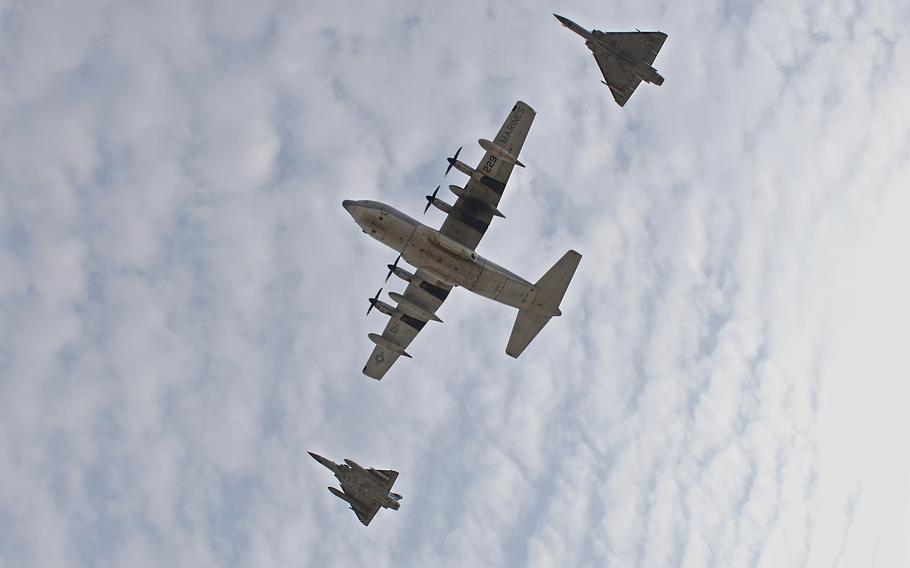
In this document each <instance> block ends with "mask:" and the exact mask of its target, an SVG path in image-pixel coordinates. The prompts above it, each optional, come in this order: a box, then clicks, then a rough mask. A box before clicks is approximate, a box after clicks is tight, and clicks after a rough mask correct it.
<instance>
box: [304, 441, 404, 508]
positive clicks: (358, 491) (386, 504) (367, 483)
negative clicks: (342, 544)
mask: <svg viewBox="0 0 910 568" xmlns="http://www.w3.org/2000/svg"><path fill="white" fill-rule="evenodd" d="M307 453H308V454H310V455H311V456H313V459H314V460H316V461H318V462H319V463H321V464H322V465H324V466H325V467H327V468H328V469H329V471H331V472H332V473H334V474H335V477H337V478H338V481H340V482H341V491H339V490H338V489H336V488H335V487H329V491H331V492H332V495H334V496H336V497H338V498H339V499H342V500H343V501H347V503H348V505H350V507H351V510H352V511H354V513H355V514H356V515H357V518H358V519H360V522H361V523H363V526H367V525H369V524H370V521H372V520H373V517H375V516H376V513H377V512H378V511H379V508H380V507H383V508H385V509H392V510H393V511H397V510H398V507H399V506H400V503H399V501H401V495H399V494H398V493H392V492H391V490H392V485H394V484H395V480H396V479H398V472H397V471H393V470H391V469H373V468H369V469H366V468H364V467H362V466H360V465H359V464H358V463H357V462H355V461H354V460H349V459H345V460H344V463H335V462H333V461H332V460H329V459H326V458H324V457H322V456H320V455H319V454H314V453H313V452H307Z"/></svg>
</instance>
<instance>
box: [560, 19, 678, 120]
mask: <svg viewBox="0 0 910 568" xmlns="http://www.w3.org/2000/svg"><path fill="white" fill-rule="evenodd" d="M553 15H554V16H556V19H557V20H559V22H560V23H561V24H562V25H563V26H565V27H567V28H569V29H570V30H572V31H573V32H575V33H577V34H578V35H580V36H581V37H583V38H585V45H586V46H588V49H590V50H591V52H592V53H593V54H594V59H595V60H596V61H597V65H599V66H600V72H601V73H602V74H603V76H604V79H605V80H604V81H602V83H603V84H604V85H606V86H608V87H610V91H611V92H612V93H613V98H614V99H616V102H617V103H619V106H623V105H625V104H626V101H628V100H629V97H631V96H632V93H634V92H635V89H637V88H638V85H639V84H641V82H642V81H647V82H648V83H653V84H655V85H662V84H663V82H664V78H663V77H661V76H660V73H658V72H657V69H655V68H654V67H651V64H652V63H654V59H656V58H657V53H658V52H659V51H660V48H661V47H663V45H664V41H666V39H667V34H665V33H663V32H640V31H634V32H606V33H605V32H602V31H600V30H591V31H588V30H586V29H584V28H583V27H581V26H579V25H578V24H576V23H575V22H573V21H572V20H570V19H569V18H564V17H562V16H560V15H558V14H553Z"/></svg>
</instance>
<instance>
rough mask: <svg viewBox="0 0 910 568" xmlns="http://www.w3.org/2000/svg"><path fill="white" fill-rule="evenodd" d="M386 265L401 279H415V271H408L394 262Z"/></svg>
mask: <svg viewBox="0 0 910 568" xmlns="http://www.w3.org/2000/svg"><path fill="white" fill-rule="evenodd" d="M386 266H387V267H388V269H389V270H391V271H392V274H394V275H395V276H397V277H399V278H401V279H402V280H404V281H405V282H410V281H411V280H413V279H414V273H413V272H408V271H407V270H405V269H404V268H401V267H399V266H395V265H394V264H388V265H386ZM380 311H381V310H380Z"/></svg>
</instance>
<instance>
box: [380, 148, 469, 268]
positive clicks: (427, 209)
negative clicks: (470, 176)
mask: <svg viewBox="0 0 910 568" xmlns="http://www.w3.org/2000/svg"><path fill="white" fill-rule="evenodd" d="M455 155H456V156H457V155H458V154H455ZM451 167H452V164H449V168H450V169H451ZM446 173H447V174H448V173H449V170H446ZM440 187H441V186H438V185H437V186H436V189H434V190H433V195H427V196H426V198H427V206H426V207H424V208H423V214H424V215H426V214H427V211H429V210H430V205H433V200H434V199H436V194H437V193H439V188H440ZM386 280H388V279H386Z"/></svg>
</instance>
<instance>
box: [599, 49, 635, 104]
mask: <svg viewBox="0 0 910 568" xmlns="http://www.w3.org/2000/svg"><path fill="white" fill-rule="evenodd" d="M594 60H595V61H597V65H598V67H600V72H601V74H602V75H603V76H604V85H606V86H607V87H609V88H610V92H611V93H613V99H614V100H615V101H616V103H617V104H618V105H619V106H625V104H626V102H628V100H629V97H631V96H632V93H634V92H635V89H637V88H638V85H640V84H641V79H640V78H638V77H636V76H635V74H634V73H632V71H631V70H630V69H629V68H628V66H626V65H623V64H622V62H621V61H620V60H619V58H618V57H617V56H615V55H614V54H612V53H610V52H608V51H602V52H600V53H598V52H596V51H595V52H594Z"/></svg>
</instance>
